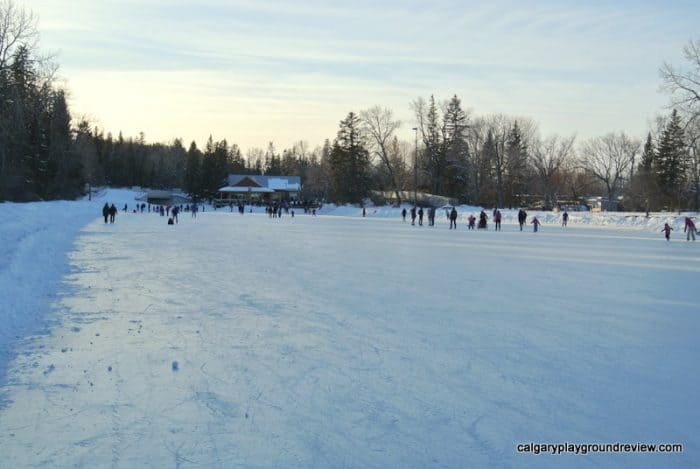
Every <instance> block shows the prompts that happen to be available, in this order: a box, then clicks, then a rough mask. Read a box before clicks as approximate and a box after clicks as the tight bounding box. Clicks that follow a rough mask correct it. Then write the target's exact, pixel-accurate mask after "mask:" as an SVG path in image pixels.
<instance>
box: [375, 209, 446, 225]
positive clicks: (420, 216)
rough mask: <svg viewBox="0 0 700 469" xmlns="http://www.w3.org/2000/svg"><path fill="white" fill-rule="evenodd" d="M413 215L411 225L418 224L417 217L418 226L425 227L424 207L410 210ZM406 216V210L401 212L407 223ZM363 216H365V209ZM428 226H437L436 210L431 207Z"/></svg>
mask: <svg viewBox="0 0 700 469" xmlns="http://www.w3.org/2000/svg"><path fill="white" fill-rule="evenodd" d="M410 213H411V225H415V224H416V216H417V218H418V226H423V215H425V212H424V211H423V207H419V208H418V209H417V210H416V207H415V206H414V207H413V208H411V210H410ZM406 215H408V212H407V211H406V209H405V208H404V209H403V210H401V217H402V218H403V221H406ZM363 216H364V209H363ZM428 226H435V208H433V207H429V208H428Z"/></svg>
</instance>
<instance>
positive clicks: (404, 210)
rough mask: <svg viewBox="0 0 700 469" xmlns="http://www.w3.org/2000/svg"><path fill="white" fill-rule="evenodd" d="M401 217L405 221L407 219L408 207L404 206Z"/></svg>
mask: <svg viewBox="0 0 700 469" xmlns="http://www.w3.org/2000/svg"><path fill="white" fill-rule="evenodd" d="M401 217H402V218H403V221H406V209H405V208H404V209H403V210H401Z"/></svg>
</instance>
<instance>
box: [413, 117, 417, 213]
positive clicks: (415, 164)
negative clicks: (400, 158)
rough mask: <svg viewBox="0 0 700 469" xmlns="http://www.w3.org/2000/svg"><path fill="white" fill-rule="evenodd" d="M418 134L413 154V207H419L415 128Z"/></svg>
mask: <svg viewBox="0 0 700 469" xmlns="http://www.w3.org/2000/svg"><path fill="white" fill-rule="evenodd" d="M413 130H414V131H415V132H416V149H415V152H414V153H413V206H414V207H415V206H416V205H418V127H414V128H413Z"/></svg>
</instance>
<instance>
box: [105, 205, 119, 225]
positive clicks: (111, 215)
mask: <svg viewBox="0 0 700 469" xmlns="http://www.w3.org/2000/svg"><path fill="white" fill-rule="evenodd" d="M102 216H103V217H104V219H105V223H107V220H108V219H109V222H110V223H114V219H115V218H116V216H117V207H116V205H114V204H112V205H111V206H110V205H109V204H108V203H107V202H105V205H104V207H102Z"/></svg>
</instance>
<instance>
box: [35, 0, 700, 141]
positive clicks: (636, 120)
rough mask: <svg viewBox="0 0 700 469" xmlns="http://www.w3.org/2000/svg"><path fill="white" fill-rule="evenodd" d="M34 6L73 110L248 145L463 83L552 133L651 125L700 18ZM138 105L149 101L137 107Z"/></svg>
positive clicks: (314, 136) (460, 90) (566, 9)
mask: <svg viewBox="0 0 700 469" xmlns="http://www.w3.org/2000/svg"><path fill="white" fill-rule="evenodd" d="M28 6H31V7H32V8H33V9H34V10H35V11H36V12H37V13H39V15H40V17H41V22H40V28H41V30H42V33H43V39H44V40H43V43H44V45H45V46H46V47H47V48H49V49H51V50H58V51H59V53H60V55H59V57H58V61H59V62H60V64H61V65H62V70H63V74H64V75H65V77H66V79H67V80H68V85H69V87H70V88H71V89H72V96H73V102H74V107H75V111H76V112H78V113H82V112H85V113H89V114H91V115H95V116H100V117H101V119H102V120H103V121H104V124H105V125H106V126H109V127H110V128H111V129H113V130H118V129H123V130H124V131H125V132H126V131H129V133H135V132H137V131H139V130H143V131H144V132H146V134H147V135H152V136H153V138H170V136H176V135H181V136H183V137H185V138H189V136H192V137H194V138H198V139H199V138H202V137H201V135H203V134H206V135H208V133H209V132H214V133H218V132H226V129H227V128H228V129H229V130H231V129H232V128H235V129H236V132H235V136H234V134H230V138H229V140H231V139H234V138H235V139H236V140H237V141H239V143H241V144H242V145H243V146H250V145H258V146H262V145H264V144H265V142H266V141H267V140H270V139H274V140H278V141H280V142H281V144H282V145H284V144H287V143H291V141H292V140H297V139H300V138H306V139H309V140H311V141H312V142H314V143H316V142H320V141H321V140H322V139H323V138H326V137H330V138H332V137H333V136H334V134H335V131H336V127H337V122H338V121H339V120H340V119H342V118H343V117H344V115H345V114H346V113H347V112H348V111H350V110H352V109H354V110H359V109H361V108H362V107H363V106H371V105H375V104H379V105H383V106H388V107H392V108H393V109H394V110H395V111H396V113H397V114H399V115H400V116H401V117H403V118H404V119H406V120H410V119H411V116H410V112H409V111H408V106H409V103H410V101H411V100H413V99H415V98H416V97H417V96H426V95H429V94H431V93H434V94H435V95H436V96H438V97H442V98H447V97H449V96H451V95H452V94H458V95H460V96H461V97H462V99H463V102H464V103H465V105H467V106H471V107H473V108H474V110H475V111H476V112H478V113H488V112H512V113H515V114H525V115H530V116H532V117H533V118H535V119H536V120H538V121H540V123H541V125H542V127H543V129H544V128H545V127H546V129H544V130H546V131H548V132H561V133H567V134H570V133H573V132H578V133H580V134H595V133H604V132H607V131H610V130H613V129H612V128H611V127H610V126H612V125H614V126H615V127H614V129H619V128H627V129H628V131H630V132H638V133H639V132H643V130H644V126H645V125H646V120H647V119H648V118H649V117H650V116H649V115H648V114H649V113H653V112H654V109H658V108H659V106H660V103H662V101H663V97H662V96H659V95H658V94H657V92H656V91H657V86H656V84H657V81H658V78H657V68H658V65H659V64H660V63H661V62H662V61H663V60H673V59H674V58H675V57H679V56H680V49H681V47H682V45H683V44H684V43H685V42H686V41H687V40H688V39H690V38H692V37H693V34H696V31H697V28H696V24H695V23H696V21H695V19H697V18H698V17H700V6H698V5H696V4H694V3H691V2H687V1H682V0H677V1H673V2H671V5H669V4H668V3H667V4H665V6H664V7H662V6H660V5H657V4H656V3H654V2H647V3H643V2H632V1H631V0H622V1H620V2H612V3H610V2H602V1H592V2H586V3H583V4H582V3H580V2H573V1H571V0H564V1H554V0H551V1H540V2H534V3H531V4H529V5H523V4H522V3H521V2H515V1H511V0H495V1H493V2H489V3H488V4H484V3H483V2H464V1H457V0H438V1H436V2H430V3H425V2H417V1H414V0H404V1H394V0H391V1H384V2H381V4H380V5H377V4H376V2H371V1H369V0H361V1H358V2H328V1H308V0H306V1H301V2H295V3H292V2H287V1H260V0H255V1H253V0H244V1H228V0H227V1H224V0H204V1H197V2H195V1H186V0H168V1H164V0H150V1H149V2H141V1H136V0H121V1H116V0H90V1H86V0H72V1H70V2H69V1H60V0H33V1H32V3H31V5H28ZM114 77H119V78H118V79H115V78H114ZM116 97H118V99H117V98H116ZM139 103H148V109H149V110H152V112H151V111H149V112H146V113H142V114H141V116H140V117H139V118H138V119H135V118H134V116H133V115H132V114H130V112H132V111H130V109H133V108H134V106H139V105H140V104H139ZM158 108H165V109H167V113H166V112H162V114H159V111H158ZM227 113H228V114H227ZM642 113H643V114H644V115H641V114H642ZM166 114H167V115H166ZM264 114H267V115H269V116H271V117H270V118H269V119H265V118H264V117H263V115H264ZM295 114H296V115H299V116H301V117H300V118H295ZM193 115H194V116H195V117H196V118H191V116H193ZM178 116H183V117H178ZM184 116H190V118H188V117H184ZM209 116H216V117H215V118H212V117H209ZM258 116H259V117H258ZM180 119H181V120H180ZM166 124H167V125H166ZM273 124H274V125H273ZM135 126H140V128H135V129H134V127H135ZM276 126H277V127H276ZM409 127H410V126H409ZM131 129H134V130H133V131H132V130H131ZM175 130H177V131H179V132H180V133H179V134H178V133H173V132H175ZM263 133H264V134H265V135H266V136H265V137H264V138H262V137H261V135H262V134H263ZM226 135H228V134H224V135H222V137H223V136H226ZM283 135H289V136H290V137H289V138H291V140H290V141H289V142H287V141H286V140H284V139H285V137H283ZM291 136H293V138H292V137H291ZM256 139H261V140H256Z"/></svg>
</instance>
